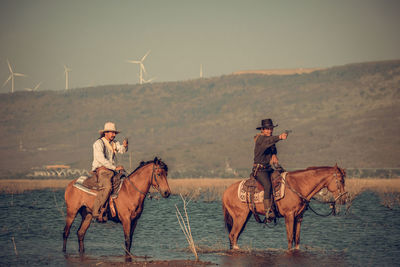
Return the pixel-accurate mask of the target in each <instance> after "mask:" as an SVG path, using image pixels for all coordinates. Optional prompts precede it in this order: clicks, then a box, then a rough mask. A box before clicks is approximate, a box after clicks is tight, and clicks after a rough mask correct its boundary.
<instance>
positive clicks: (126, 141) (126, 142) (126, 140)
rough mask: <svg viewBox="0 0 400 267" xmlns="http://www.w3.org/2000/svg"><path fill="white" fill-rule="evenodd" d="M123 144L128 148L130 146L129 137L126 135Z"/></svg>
mask: <svg viewBox="0 0 400 267" xmlns="http://www.w3.org/2000/svg"><path fill="white" fill-rule="evenodd" d="M122 145H123V146H124V147H126V148H127V147H128V138H126V137H125V139H124V141H122Z"/></svg>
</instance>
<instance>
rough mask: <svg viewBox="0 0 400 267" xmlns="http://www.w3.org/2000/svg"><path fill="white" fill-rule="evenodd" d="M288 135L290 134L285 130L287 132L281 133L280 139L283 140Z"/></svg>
mask: <svg viewBox="0 0 400 267" xmlns="http://www.w3.org/2000/svg"><path fill="white" fill-rule="evenodd" d="M287 136H288V134H287V133H286V132H285V133H281V134H280V135H279V139H281V140H285V139H286V138H287Z"/></svg>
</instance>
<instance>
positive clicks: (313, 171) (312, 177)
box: [222, 165, 346, 250]
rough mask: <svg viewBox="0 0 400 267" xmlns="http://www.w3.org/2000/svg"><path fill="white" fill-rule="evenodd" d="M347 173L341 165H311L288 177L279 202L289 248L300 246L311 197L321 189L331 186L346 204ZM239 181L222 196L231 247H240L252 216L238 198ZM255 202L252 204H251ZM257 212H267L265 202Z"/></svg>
mask: <svg viewBox="0 0 400 267" xmlns="http://www.w3.org/2000/svg"><path fill="white" fill-rule="evenodd" d="M345 176H346V173H345V171H344V170H343V169H341V168H339V167H338V166H337V165H335V166H334V167H311V168H308V169H306V170H299V171H294V172H289V173H288V174H287V176H286V187H285V196H284V197H283V198H282V199H280V200H278V201H276V202H275V205H276V207H277V210H278V211H279V213H280V214H281V215H282V216H283V217H285V224H286V234H287V240H288V249H289V250H290V249H292V245H293V242H294V244H295V248H296V249H299V248H300V225H301V221H302V219H303V214H304V212H305V211H306V207H307V206H308V203H309V202H310V199H311V198H312V197H313V196H314V195H315V194H316V193H318V192H319V191H320V190H321V189H323V188H325V187H326V188H327V189H328V190H329V191H330V192H332V193H333V196H334V197H335V202H336V201H339V203H340V204H344V202H345V199H344V197H343V196H344V195H345V194H346V192H345V189H344V178H345ZM239 184H240V181H239V182H236V183H234V184H232V185H231V186H230V187H228V188H227V189H226V190H225V192H224V195H223V197H222V209H223V212H224V220H225V226H226V227H227V229H228V231H229V242H230V247H231V249H239V246H238V244H237V240H238V238H239V236H240V234H241V232H242V231H243V229H244V227H245V225H246V223H247V221H248V220H249V218H250V215H251V211H250V208H249V204H248V203H243V202H241V201H240V199H239V197H238V186H239ZM250 205H251V204H250ZM255 212H257V214H258V213H260V214H265V209H264V205H263V203H256V205H255Z"/></svg>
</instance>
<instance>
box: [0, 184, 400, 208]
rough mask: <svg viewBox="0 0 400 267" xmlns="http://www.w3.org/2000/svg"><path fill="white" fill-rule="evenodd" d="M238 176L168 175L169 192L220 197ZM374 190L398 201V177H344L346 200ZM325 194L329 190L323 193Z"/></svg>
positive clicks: (6, 187) (2, 187)
mask: <svg viewBox="0 0 400 267" xmlns="http://www.w3.org/2000/svg"><path fill="white" fill-rule="evenodd" d="M240 180H241V179H238V178H226V179H225V178H180V179H168V182H169V185H170V188H171V190H172V194H174V195H180V194H181V195H182V196H184V197H187V196H189V195H190V196H191V197H192V198H193V199H196V200H203V201H214V200H220V199H221V196H222V194H223V192H224V191H225V189H226V188H227V187H228V186H230V185H231V184H233V183H235V182H237V181H240ZM70 181H71V180H68V179H63V180H61V179H59V180H55V179H54V180H39V179H36V180H32V179H31V180H29V179H21V180H19V179H18V180H11V179H8V180H0V193H8V194H18V193H23V192H25V191H28V190H40V189H45V188H51V189H64V188H65V187H66V186H67V184H68V183H69V182H70ZM368 190H370V191H373V192H376V193H378V194H379V195H380V196H381V197H383V198H385V199H387V200H385V201H386V202H387V203H388V205H392V204H390V203H394V204H396V203H398V204H399V203H400V199H399V193H400V178H394V179H380V178H348V179H346V191H347V192H348V196H347V199H348V201H352V200H354V199H355V198H356V197H357V196H358V195H359V194H360V193H362V192H364V191H368ZM327 197H329V194H327ZM388 199H389V200H388Z"/></svg>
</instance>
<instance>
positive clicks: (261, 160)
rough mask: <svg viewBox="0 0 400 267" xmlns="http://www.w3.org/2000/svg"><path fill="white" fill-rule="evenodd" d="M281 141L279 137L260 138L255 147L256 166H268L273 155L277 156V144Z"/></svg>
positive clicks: (261, 136) (262, 136)
mask: <svg viewBox="0 0 400 267" xmlns="http://www.w3.org/2000/svg"><path fill="white" fill-rule="evenodd" d="M279 140H280V139H279V136H265V135H260V136H258V137H257V140H256V144H255V146H254V164H262V165H265V166H268V165H269V162H270V160H271V157H272V155H273V154H277V151H276V146H275V144H276V143H277V142H278V141H279Z"/></svg>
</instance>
